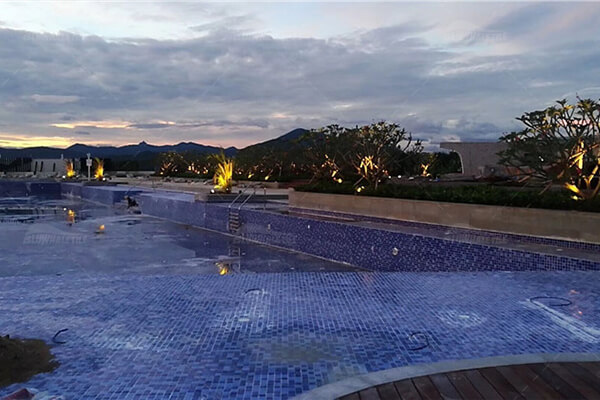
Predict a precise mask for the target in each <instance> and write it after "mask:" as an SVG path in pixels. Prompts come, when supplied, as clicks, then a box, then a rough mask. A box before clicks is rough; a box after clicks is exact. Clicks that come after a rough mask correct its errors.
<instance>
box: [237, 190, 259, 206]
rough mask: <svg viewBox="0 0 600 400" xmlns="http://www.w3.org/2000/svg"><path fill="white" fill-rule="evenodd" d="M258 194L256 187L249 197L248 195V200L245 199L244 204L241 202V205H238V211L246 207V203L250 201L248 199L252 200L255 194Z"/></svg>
mask: <svg viewBox="0 0 600 400" xmlns="http://www.w3.org/2000/svg"><path fill="white" fill-rule="evenodd" d="M255 194H256V187H255V188H254V191H253V192H252V193H250V195H249V196H248V197H246V200H244V202H243V203H242V204H240V206H239V207H238V211H240V210H241V209H242V207H244V205H245V204H246V203H247V202H248V200H250V198H251V197H252V196H254V195H255Z"/></svg>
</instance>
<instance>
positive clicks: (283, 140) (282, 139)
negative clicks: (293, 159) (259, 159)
mask: <svg viewBox="0 0 600 400" xmlns="http://www.w3.org/2000/svg"><path fill="white" fill-rule="evenodd" d="M308 132H310V131H309V130H308V129H303V128H296V129H294V130H292V131H289V132H288V133H286V134H284V135H281V136H279V137H277V138H275V139H270V140H267V141H265V142H261V143H256V144H253V145H250V146H248V147H244V148H243V149H241V150H240V151H248V150H255V149H258V148H270V149H282V148H285V147H287V146H289V145H290V142H293V141H294V140H297V139H299V138H300V137H302V135H304V134H306V133H308Z"/></svg>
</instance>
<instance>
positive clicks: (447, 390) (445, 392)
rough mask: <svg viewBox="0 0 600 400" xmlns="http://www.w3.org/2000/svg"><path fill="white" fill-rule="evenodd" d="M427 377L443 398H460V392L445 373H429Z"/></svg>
mask: <svg viewBox="0 0 600 400" xmlns="http://www.w3.org/2000/svg"><path fill="white" fill-rule="evenodd" d="M429 379H431V381H432V382H433V384H434V385H435V387H436V388H437V390H438V392H440V395H441V396H442V398H443V399H447V400H450V399H460V397H461V396H460V394H459V393H458V391H457V390H456V388H455V387H454V385H453V384H452V382H450V380H449V379H448V377H447V376H446V375H445V374H434V375H429Z"/></svg>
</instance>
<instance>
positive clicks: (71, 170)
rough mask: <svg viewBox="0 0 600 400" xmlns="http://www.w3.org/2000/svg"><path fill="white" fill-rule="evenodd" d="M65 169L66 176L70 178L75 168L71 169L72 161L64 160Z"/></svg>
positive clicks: (73, 174)
mask: <svg viewBox="0 0 600 400" xmlns="http://www.w3.org/2000/svg"><path fill="white" fill-rule="evenodd" d="M65 169H66V170H67V174H66V176H67V178H72V177H74V176H75V169H73V161H71V160H65Z"/></svg>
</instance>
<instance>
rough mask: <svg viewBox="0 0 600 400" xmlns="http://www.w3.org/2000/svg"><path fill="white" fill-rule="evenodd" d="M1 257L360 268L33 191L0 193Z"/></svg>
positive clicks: (112, 266)
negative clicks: (4, 195)
mask: <svg viewBox="0 0 600 400" xmlns="http://www.w3.org/2000/svg"><path fill="white" fill-rule="evenodd" d="M101 226H102V227H103V229H102V230H100V227H101ZM0 265H1V267H0V276H16V275H29V276H30V275H46V274H61V275H62V274H102V273H137V274H220V275H225V274H232V273H268V272H308V271H331V272H333V271H359V270H360V269H359V268H356V267H352V266H350V265H344V264H341V263H335V262H331V261H327V260H323V259H319V258H316V257H312V256H308V255H303V254H300V253H293V252H290V251H285V250H279V249H276V248H273V247H267V246H261V245H258V244H254V243H250V242H247V241H243V240H240V239H239V238H234V237H231V236H227V235H223V234H219V233H215V232H209V231H206V230H201V229H196V228H193V227H190V226H182V225H178V224H175V223H172V222H168V221H164V220H159V219H156V218H151V217H147V216H144V215H139V214H133V213H130V212H128V211H127V209H125V208H123V207H121V208H120V209H119V208H114V207H107V206H102V205H98V204H94V203H90V202H85V201H82V200H78V199H62V198H44V197H39V196H29V197H11V198H0Z"/></svg>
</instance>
